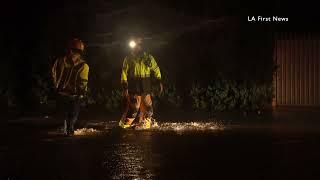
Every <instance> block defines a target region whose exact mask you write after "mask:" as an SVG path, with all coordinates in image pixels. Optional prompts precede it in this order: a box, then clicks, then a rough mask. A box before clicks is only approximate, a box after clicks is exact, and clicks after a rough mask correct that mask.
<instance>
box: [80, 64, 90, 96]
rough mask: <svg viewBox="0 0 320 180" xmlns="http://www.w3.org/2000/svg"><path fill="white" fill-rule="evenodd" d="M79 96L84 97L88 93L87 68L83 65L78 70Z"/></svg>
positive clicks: (86, 65)
mask: <svg viewBox="0 0 320 180" xmlns="http://www.w3.org/2000/svg"><path fill="white" fill-rule="evenodd" d="M79 76H80V82H79V94H80V95H85V94H86V93H87V91H88V77H89V66H88V64H86V63H84V64H83V67H82V68H81V70H80V74H79Z"/></svg>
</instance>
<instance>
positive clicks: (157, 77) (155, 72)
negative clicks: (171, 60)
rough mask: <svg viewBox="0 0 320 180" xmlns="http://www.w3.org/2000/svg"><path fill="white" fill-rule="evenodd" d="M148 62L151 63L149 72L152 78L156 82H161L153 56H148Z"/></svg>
mask: <svg viewBox="0 0 320 180" xmlns="http://www.w3.org/2000/svg"><path fill="white" fill-rule="evenodd" d="M149 58H150V61H151V71H152V72H153V74H154V77H155V78H156V79H158V80H161V71H160V68H159V66H158V64H157V62H156V60H155V59H154V57H153V56H151V55H150V57H149Z"/></svg>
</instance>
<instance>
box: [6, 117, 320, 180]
mask: <svg viewBox="0 0 320 180" xmlns="http://www.w3.org/2000/svg"><path fill="white" fill-rule="evenodd" d="M283 122H284V123H283V124H281V123H274V122H272V121H270V122H264V123H233V124H228V123H223V122H200V121H199V122H185V123H183V122H181V123H178V122H177V123H172V122H158V126H156V127H154V128H153V129H151V130H148V131H135V130H120V129H118V128H117V127H116V126H117V122H116V121H111V122H89V123H88V124H87V127H86V128H83V129H78V130H77V131H76V136H74V137H64V136H62V134H61V132H60V131H61V130H60V129H59V128H58V129H57V128H52V127H51V126H44V125H38V126H34V125H33V126H30V127H28V128H26V127H24V128H22V127H18V126H16V125H10V127H9V128H10V129H11V131H10V133H7V134H3V135H4V136H6V138H5V140H4V141H2V143H1V149H0V153H1V156H0V157H1V164H0V165H1V169H2V171H1V177H3V178H5V179H57V180H58V179H78V180H79V179H230V178H232V179H235V178H241V179H243V178H245V179H302V178H303V179H311V178H312V179H314V177H320V174H319V171H318V167H317V166H315V164H317V162H318V161H319V160H320V155H319V153H318V152H320V143H319V141H318V140H319V137H320V136H319V135H320V133H319V132H320V131H318V127H317V128H315V126H310V127H313V128H306V126H303V127H301V126H298V125H297V126H295V127H291V128H290V127H287V126H285V121H283ZM318 124H319V123H318ZM296 127H300V128H296ZM319 127H320V126H319ZM2 133H3V132H2ZM3 178H1V179H3Z"/></svg>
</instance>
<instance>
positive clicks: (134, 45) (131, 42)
mask: <svg viewBox="0 0 320 180" xmlns="http://www.w3.org/2000/svg"><path fill="white" fill-rule="evenodd" d="M136 45H137V43H136V42H135V41H133V40H132V41H130V42H129V46H130V47H131V48H132V49H133V48H134V47H136Z"/></svg>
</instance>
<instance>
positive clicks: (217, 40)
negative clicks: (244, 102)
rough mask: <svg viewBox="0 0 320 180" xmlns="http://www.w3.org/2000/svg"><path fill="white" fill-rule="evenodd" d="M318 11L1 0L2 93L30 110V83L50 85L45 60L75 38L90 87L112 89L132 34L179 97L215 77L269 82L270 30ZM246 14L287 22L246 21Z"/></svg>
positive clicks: (220, 4)
mask: <svg viewBox="0 0 320 180" xmlns="http://www.w3.org/2000/svg"><path fill="white" fill-rule="evenodd" d="M317 11H318V9H317V6H316V5H315V4H313V3H311V2H307V1H304V2H292V1H287V2H286V1H267V0H266V1H262V2H250V1H231V0H227V1H225V0H220V1H216V0H214V1H209V0H199V1H177V0H175V1H160V0H159V1H147V0H144V1H143V0H142V1H133V0H126V1H106V0H105V1H103V0H96V1H89V0H78V1H71V0H66V1H62V0H60V1H59V0H56V1H51V0H50V1H44V2H38V1H23V2H22V1H21V2H20V1H4V2H2V5H1V52H2V53H1V54H2V59H1V62H0V63H1V67H2V70H1V72H0V73H1V75H0V77H1V91H2V92H1V93H3V94H4V93H6V94H7V96H12V97H14V99H15V102H16V103H17V104H20V105H21V108H22V109H25V108H29V107H32V104H34V102H33V98H32V97H33V96H34V88H36V87H37V86H39V81H41V82H50V81H49V67H50V65H51V64H52V62H53V60H54V58H55V57H57V56H59V55H62V54H63V53H64V52H65V50H66V49H65V45H66V42H67V40H68V39H70V38H74V37H78V38H80V39H82V40H83V41H84V42H85V43H86V46H87V51H86V56H85V57H86V60H87V62H88V63H89V65H90V87H92V88H97V89H99V88H104V89H107V90H112V89H115V88H119V87H120V82H119V79H120V68H121V62H122V59H123V58H124V56H125V55H126V53H127V52H128V49H127V40H128V37H129V36H130V35H132V34H139V35H141V36H143V37H144V38H145V41H144V42H145V43H144V47H145V49H146V50H148V51H150V52H151V53H152V54H153V55H154V56H155V57H156V59H157V61H158V63H159V64H160V67H161V69H162V72H163V74H164V77H165V78H166V79H167V80H166V81H167V82H168V83H170V84H175V85H176V86H177V90H178V91H179V92H181V93H183V94H187V93H188V92H184V91H185V90H186V89H188V88H189V87H191V85H192V83H193V82H195V81H197V82H200V83H202V84H206V83H209V82H210V81H211V80H212V79H215V78H217V77H223V78H224V79H254V80H257V81H271V80H272V76H271V71H272V58H273V54H272V52H273V40H274V35H275V34H274V33H275V32H279V31H280V32H281V31H291V32H301V33H303V32H310V31H315V32H317V31H318V30H319V25H318V24H319V23H318V22H319V20H318V18H317V17H318V16H317ZM253 15H261V16H283V17H288V18H289V22H283V23H276V22H269V23H265V22H260V23H259V22H256V23H250V22H247V16H253ZM47 86H48V87H50V84H48V85H47ZM8 94H10V95H8Z"/></svg>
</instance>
